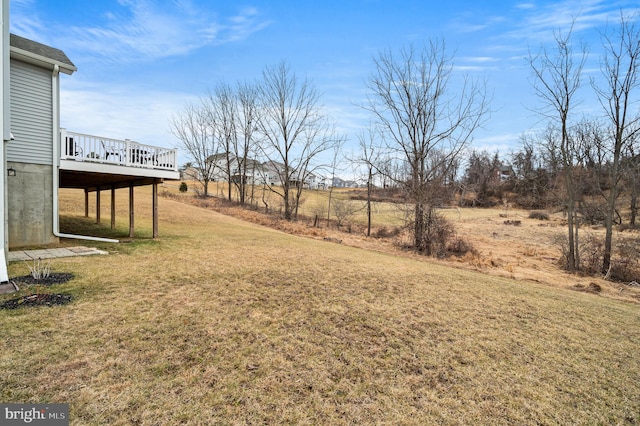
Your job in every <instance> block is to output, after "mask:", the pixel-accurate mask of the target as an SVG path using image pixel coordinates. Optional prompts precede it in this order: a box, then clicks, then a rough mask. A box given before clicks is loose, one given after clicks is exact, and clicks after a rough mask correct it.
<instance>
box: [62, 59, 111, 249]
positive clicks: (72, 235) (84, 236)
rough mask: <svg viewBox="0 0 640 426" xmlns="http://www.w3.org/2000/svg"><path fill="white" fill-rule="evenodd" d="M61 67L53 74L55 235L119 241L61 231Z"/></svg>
mask: <svg viewBox="0 0 640 426" xmlns="http://www.w3.org/2000/svg"><path fill="white" fill-rule="evenodd" d="M59 74H60V67H59V66H58V64H55V65H54V66H53V74H52V75H51V89H52V90H51V92H52V96H51V98H52V106H53V197H52V198H53V235H55V236H56V237H59V238H73V239H77V240H89V241H100V242H104V243H119V242H120V241H119V240H114V239H111V238H101V237H91V236H88V235H74V234H63V233H61V232H60V216H59V212H58V189H59V185H60V176H59V170H60V156H59V152H60V113H59V111H60V100H59V92H60V88H59V87H58V76H59Z"/></svg>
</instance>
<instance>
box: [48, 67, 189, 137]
mask: <svg viewBox="0 0 640 426" xmlns="http://www.w3.org/2000/svg"><path fill="white" fill-rule="evenodd" d="M65 80H70V79H65ZM60 98H61V101H60V104H61V105H60V109H61V117H60V124H61V126H62V127H64V128H66V129H67V130H68V131H70V132H78V133H86V134H91V135H95V136H103V137H108V138H113V139H131V140H134V141H136V142H140V143H143V144H148V145H156V146H164V147H168V148H171V147H174V145H175V144H176V142H177V141H176V139H175V138H174V137H173V135H172V134H171V131H170V125H169V122H170V119H171V117H172V116H174V115H176V114H178V113H180V111H181V109H182V107H183V106H184V105H185V104H186V103H187V102H192V101H195V100H196V98H195V96H193V95H190V94H185V93H176V92H163V91H155V92H153V91H147V92H144V93H138V94H136V96H131V89H130V88H128V87H125V86H114V85H110V86H109V87H108V88H105V87H104V86H98V85H95V86H87V85H85V86H83V85H82V84H74V83H73V82H72V81H64V82H63V84H62V89H61V93H60Z"/></svg>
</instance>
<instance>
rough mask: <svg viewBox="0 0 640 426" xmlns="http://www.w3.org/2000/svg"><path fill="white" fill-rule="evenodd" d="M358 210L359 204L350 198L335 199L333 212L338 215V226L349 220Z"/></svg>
mask: <svg viewBox="0 0 640 426" xmlns="http://www.w3.org/2000/svg"><path fill="white" fill-rule="evenodd" d="M357 210H358V206H357V205H356V204H355V203H353V202H351V201H350V200H335V201H334V202H333V214H334V215H335V216H336V222H337V225H338V226H342V225H344V224H345V222H348V221H349V220H350V219H351V218H352V217H353V215H354V214H355V213H356V211H357Z"/></svg>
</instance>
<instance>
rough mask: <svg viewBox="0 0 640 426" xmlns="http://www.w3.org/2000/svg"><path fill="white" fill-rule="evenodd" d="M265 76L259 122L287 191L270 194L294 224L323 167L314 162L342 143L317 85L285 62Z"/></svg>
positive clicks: (270, 157)
mask: <svg viewBox="0 0 640 426" xmlns="http://www.w3.org/2000/svg"><path fill="white" fill-rule="evenodd" d="M262 75H263V80H262V82H261V84H260V87H259V100H260V108H261V114H260V119H259V121H258V128H259V129H260V132H261V133H262V137H263V139H262V150H263V152H264V154H265V156H266V157H267V158H268V160H269V162H270V163H271V164H273V165H275V166H277V167H279V168H281V170H280V172H281V173H280V175H281V176H280V180H281V182H280V184H281V187H279V188H275V187H274V186H272V185H270V190H272V191H273V192H275V193H277V194H279V195H280V196H281V197H282V201H283V206H284V217H285V219H287V220H291V219H293V218H294V216H295V215H296V213H297V208H298V203H299V201H300V196H301V194H302V191H303V188H304V185H305V182H306V181H307V180H308V179H309V177H310V175H311V174H312V173H313V170H314V168H315V167H317V165H316V164H314V161H316V160H317V159H318V156H319V154H321V153H322V152H324V151H326V150H328V149H330V148H331V146H332V145H333V144H334V143H335V142H336V138H335V136H334V133H333V128H332V127H331V126H330V124H329V122H328V120H327V117H326V116H325V114H324V113H323V111H322V108H321V106H320V96H319V94H318V92H317V91H316V90H315V88H314V87H313V86H312V85H311V83H309V82H308V81H307V80H299V79H298V78H297V76H296V75H295V73H293V72H292V71H291V69H290V68H289V66H288V65H286V64H285V63H284V62H281V63H280V64H279V65H277V66H275V67H267V68H265V69H264V71H263V74H262Z"/></svg>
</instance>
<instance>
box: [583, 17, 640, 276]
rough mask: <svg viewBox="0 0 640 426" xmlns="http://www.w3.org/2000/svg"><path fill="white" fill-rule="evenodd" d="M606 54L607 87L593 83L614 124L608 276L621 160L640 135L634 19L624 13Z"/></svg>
mask: <svg viewBox="0 0 640 426" xmlns="http://www.w3.org/2000/svg"><path fill="white" fill-rule="evenodd" d="M602 41H603V46H604V49H605V53H604V55H603V58H602V61H601V71H602V74H603V76H604V80H605V81H606V83H605V84H603V85H602V86H598V85H597V84H596V83H593V85H594V88H595V90H596V93H597V94H598V98H599V100H600V103H601V105H602V107H603V109H604V111H605V113H606V116H607V118H608V119H609V121H610V128H611V137H610V138H608V140H610V146H608V147H607V149H608V151H609V152H610V155H611V164H610V167H609V168H608V170H609V181H610V182H611V187H610V189H609V191H608V192H607V194H606V200H607V212H606V221H605V228H606V233H605V243H604V253H603V264H602V272H603V273H606V272H607V271H608V270H609V267H610V265H611V249H612V240H613V219H614V214H615V211H616V199H617V197H618V192H619V185H620V180H621V178H622V176H623V173H622V168H621V161H622V154H623V152H624V149H625V145H628V143H629V141H630V140H633V139H634V137H635V135H636V134H637V133H638V132H640V115H638V114H637V110H636V109H634V108H633V107H634V104H637V103H638V95H637V91H638V89H639V88H640V80H639V79H638V77H639V75H638V74H639V72H640V29H639V28H638V27H637V26H636V24H635V22H634V19H631V18H625V16H624V15H623V14H622V13H621V15H620V23H619V25H618V27H617V28H616V30H614V31H613V32H611V33H604V34H603V35H602Z"/></svg>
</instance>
